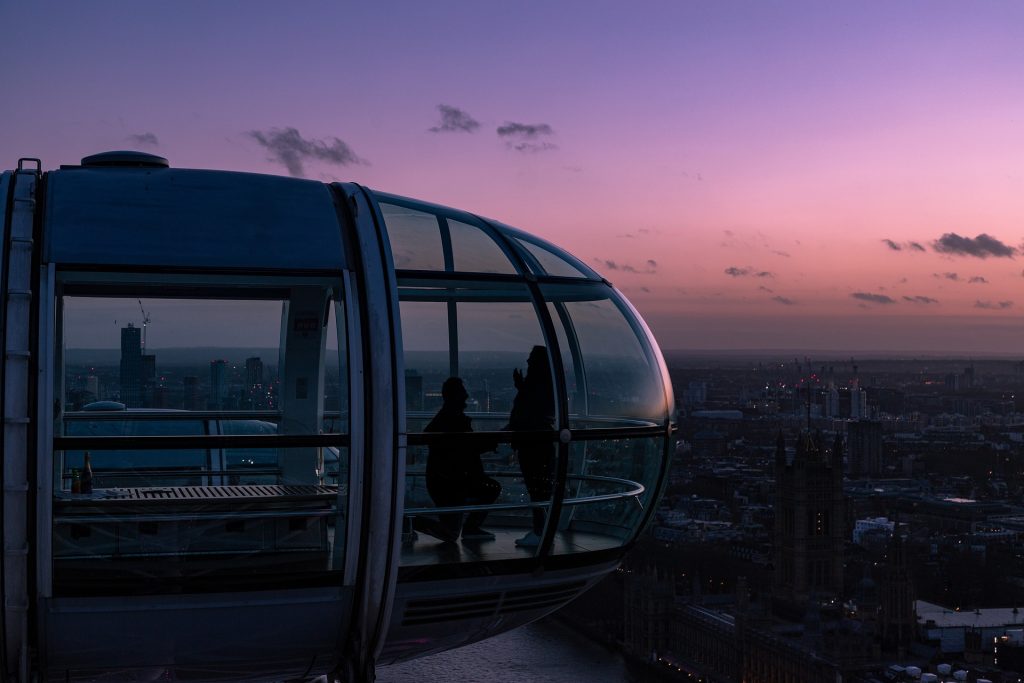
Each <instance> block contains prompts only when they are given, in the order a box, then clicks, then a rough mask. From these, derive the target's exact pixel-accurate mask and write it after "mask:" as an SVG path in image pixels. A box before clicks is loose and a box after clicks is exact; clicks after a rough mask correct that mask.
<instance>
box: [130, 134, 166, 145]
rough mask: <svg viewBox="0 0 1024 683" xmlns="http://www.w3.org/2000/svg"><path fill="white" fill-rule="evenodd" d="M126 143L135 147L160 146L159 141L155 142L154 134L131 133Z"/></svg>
mask: <svg viewBox="0 0 1024 683" xmlns="http://www.w3.org/2000/svg"><path fill="white" fill-rule="evenodd" d="M128 142H131V143H132V144H135V145H143V146H150V147H158V146H160V141H159V140H157V137H156V133H133V134H131V135H129V136H128Z"/></svg>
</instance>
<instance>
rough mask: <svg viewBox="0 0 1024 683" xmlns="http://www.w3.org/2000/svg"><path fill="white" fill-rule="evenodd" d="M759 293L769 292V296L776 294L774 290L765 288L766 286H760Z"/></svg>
mask: <svg viewBox="0 0 1024 683" xmlns="http://www.w3.org/2000/svg"><path fill="white" fill-rule="evenodd" d="M757 291H759V292H768V293H769V294H774V293H775V290H774V289H769V288H768V287H765V286H764V285H759V286H758V288H757Z"/></svg>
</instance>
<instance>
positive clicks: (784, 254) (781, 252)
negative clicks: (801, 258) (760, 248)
mask: <svg viewBox="0 0 1024 683" xmlns="http://www.w3.org/2000/svg"><path fill="white" fill-rule="evenodd" d="M772 253H773V254H775V255H776V256H785V257H786V258H790V255H789V253H788V252H785V251H779V250H777V249H773V250H772Z"/></svg>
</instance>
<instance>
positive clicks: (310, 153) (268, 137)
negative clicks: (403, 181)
mask: <svg viewBox="0 0 1024 683" xmlns="http://www.w3.org/2000/svg"><path fill="white" fill-rule="evenodd" d="M248 135H249V137H251V138H252V139H253V140H255V141H256V142H258V143H259V144H260V145H261V146H262V147H264V148H265V149H266V150H267V151H268V152H270V157H269V158H270V160H271V161H276V162H278V163H281V164H284V166H285V168H287V169H288V173H289V174H290V175H292V176H294V177H296V178H304V177H305V171H304V168H303V162H305V161H322V162H324V163H327V164H334V165H335V166H349V165H351V164H368V163H369V162H368V161H366V160H364V159H361V158H359V157H358V156H357V155H356V153H355V152H354V151H352V148H351V147H349V146H348V144H346V143H345V142H344V141H342V140H339V139H338V138H328V139H324V140H317V139H308V140H307V139H306V138H303V137H302V135H301V134H300V133H299V131H298V130H296V129H295V128H271V129H270V130H267V131H262V130H251V131H249V133H248Z"/></svg>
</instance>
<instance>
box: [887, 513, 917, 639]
mask: <svg viewBox="0 0 1024 683" xmlns="http://www.w3.org/2000/svg"><path fill="white" fill-rule="evenodd" d="M879 597H880V600H879V602H880V605H879V606H880V609H879V624H878V628H879V636H880V637H881V641H882V650H883V651H884V652H894V653H896V656H897V657H899V658H903V657H904V656H905V655H906V653H907V651H908V649H909V648H910V644H911V642H912V641H913V639H914V636H915V628H916V626H917V615H916V614H915V603H914V585H913V582H912V580H911V576H910V561H909V559H908V557H907V543H906V539H905V538H904V537H903V535H902V534H900V533H898V532H897V533H895V534H893V537H892V541H891V542H890V543H889V549H888V552H887V553H886V563H885V568H884V574H883V576H882V582H881V594H880V596H879Z"/></svg>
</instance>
